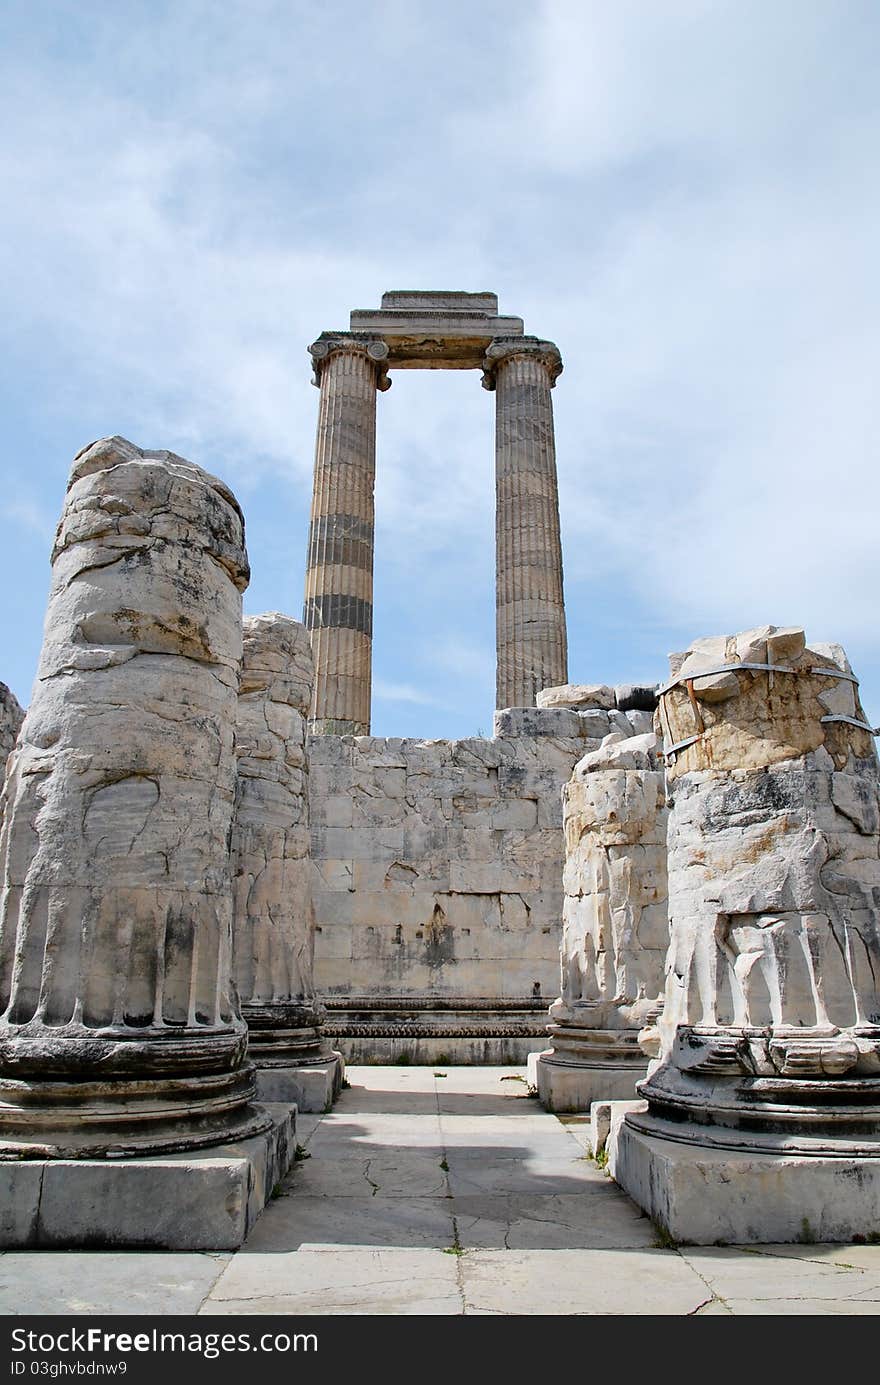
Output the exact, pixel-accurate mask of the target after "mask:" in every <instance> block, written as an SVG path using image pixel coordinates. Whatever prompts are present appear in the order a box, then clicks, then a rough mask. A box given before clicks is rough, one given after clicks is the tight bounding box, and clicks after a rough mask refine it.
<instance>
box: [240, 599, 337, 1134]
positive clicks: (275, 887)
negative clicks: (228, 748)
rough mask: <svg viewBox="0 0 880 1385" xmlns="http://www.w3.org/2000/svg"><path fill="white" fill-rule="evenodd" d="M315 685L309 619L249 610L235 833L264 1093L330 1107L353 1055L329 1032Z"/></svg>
mask: <svg viewBox="0 0 880 1385" xmlns="http://www.w3.org/2000/svg"><path fill="white" fill-rule="evenodd" d="M311 695H312V674H311V648H310V645H309V637H308V632H307V630H306V629H305V626H303V625H300V624H299V623H298V622H297V621H295V620H291V619H290V618H289V617H287V616H283V615H280V614H278V613H277V612H271V613H270V614H268V615H260V616H247V617H245V620H244V625H243V656H242V668H241V685H240V691H239V697H238V714H237V725H236V747H235V748H236V768H237V785H236V794H235V814H234V820H233V834H232V859H233V870H234V900H235V911H234V919H233V974H234V977H235V981H236V985H237V987H238V994H239V998H240V1001H241V1007H242V1014H243V1016H244V1018H245V1020H246V1021H247V1025H248V1056H249V1057H250V1059H251V1061H252V1062H253V1063H254V1065H255V1067H256V1069H257V1090H258V1093H259V1095H260V1097H261V1098H262V1099H263V1100H265V1101H287V1102H290V1103H291V1104H295V1105H296V1106H298V1108H299V1109H300V1110H301V1111H325V1110H326V1109H327V1107H328V1106H329V1105H330V1104H331V1103H332V1101H333V1100H334V1098H335V1096H336V1095H337V1094H338V1092H339V1089H340V1085H341V1083H342V1077H343V1063H342V1058H341V1056H340V1055H339V1054H338V1053H334V1052H333V1051H332V1049H331V1047H330V1044H329V1043H328V1042H327V1040H326V1039H325V1037H324V1034H323V1021H324V1015H325V1012H324V1010H323V1008H322V1007H321V1006H320V1005H319V1004H318V1002H317V999H316V997H315V987H314V979H313V957H314V945H315V918H314V910H313V907H312V876H311V862H310V859H309V847H310V841H309V834H308V823H309V798H308V766H307V764H306V762H305V759H304V753H303V752H304V747H305V739H306V717H307V716H308V712H309V706H310V703H311ZM292 763H296V764H302V765H303V769H302V771H301V772H299V773H298V774H297V775H296V776H291V775H290V774H289V773H285V767H286V766H288V765H290V764H292ZM349 820H350V815H349Z"/></svg>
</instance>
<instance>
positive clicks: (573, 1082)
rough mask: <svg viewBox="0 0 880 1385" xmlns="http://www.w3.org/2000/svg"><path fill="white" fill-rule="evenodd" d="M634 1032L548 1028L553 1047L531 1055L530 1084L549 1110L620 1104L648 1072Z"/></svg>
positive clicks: (529, 1062) (627, 1098)
mask: <svg viewBox="0 0 880 1385" xmlns="http://www.w3.org/2000/svg"><path fill="white" fill-rule="evenodd" d="M637 1033H638V1031H637V1030H635V1029H611V1030H600V1029H576V1028H575V1027H574V1026H572V1027H571V1028H567V1029H564V1028H563V1027H562V1026H561V1025H559V1026H557V1025H554V1026H552V1027H551V1028H550V1034H551V1037H552V1039H553V1047H552V1048H548V1049H544V1051H543V1052H541V1053H531V1054H530V1055H529V1060H528V1077H529V1082H530V1084H531V1085H532V1086H533V1087H534V1088H535V1090H536V1092H537V1094H538V1100H539V1101H540V1102H541V1105H542V1106H543V1107H544V1108H545V1109H546V1110H548V1111H589V1109H590V1105H591V1103H592V1102H594V1101H618V1100H620V1101H625V1100H631V1099H633V1098H634V1097H635V1096H636V1083H637V1082H641V1080H642V1078H644V1077H645V1076H646V1074H647V1071H648V1059H647V1058H646V1056H645V1054H644V1053H642V1051H641V1049H640V1048H639V1046H638V1043H637V1042H636V1036H637Z"/></svg>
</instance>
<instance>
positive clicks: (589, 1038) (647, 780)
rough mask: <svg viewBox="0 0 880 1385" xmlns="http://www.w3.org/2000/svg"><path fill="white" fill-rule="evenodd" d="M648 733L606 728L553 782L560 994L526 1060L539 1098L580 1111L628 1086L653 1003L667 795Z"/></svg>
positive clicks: (657, 1003)
mask: <svg viewBox="0 0 880 1385" xmlns="http://www.w3.org/2000/svg"><path fill="white" fill-rule="evenodd" d="M655 745H656V738H655V736H654V735H653V734H650V735H645V736H636V737H632V738H630V739H627V740H625V739H623V738H616V737H614V736H609V737H608V739H607V741H606V742H605V743H604V744H603V745H602V746H601V747H600V749H599V750H596V751H593V752H591V753H589V754H587V755H585V756H584V757H583V759H582V760H580V761H579V762H578V764H577V765H576V766H575V769H574V773H573V775H572V778H571V780H570V781H569V783H568V784H566V786H565V788H564V789H563V794H562V799H563V820H564V825H565V851H566V856H565V869H564V872H563V884H564V888H565V901H564V904H563V934H562V947H561V964H562V995H561V996H560V998H559V999H558V1000H557V1001H555V1002H554V1004H553V1005H551V1007H550V1018H551V1021H552V1023H551V1024H550V1026H549V1031H548V1032H549V1033H550V1036H551V1038H552V1040H553V1047H552V1048H550V1049H548V1050H546V1051H545V1052H543V1053H540V1054H535V1055H533V1056H532V1059H531V1060H530V1069H531V1072H532V1081H533V1084H534V1085H535V1087H536V1088H537V1091H538V1095H539V1097H540V1098H541V1101H542V1102H543V1103H544V1105H545V1106H547V1107H548V1109H550V1110H555V1111H585V1110H588V1109H589V1107H590V1104H591V1102H593V1101H594V1100H598V1099H605V1100H607V1099H611V1098H624V1097H631V1096H633V1095H634V1094H635V1084H636V1082H637V1080H638V1079H639V1078H641V1077H644V1075H645V1072H646V1066H647V1064H646V1059H645V1056H644V1054H643V1053H642V1051H641V1049H640V1048H639V1046H638V1041H637V1040H638V1034H639V1030H640V1029H641V1028H642V1027H643V1026H645V1025H647V1024H649V1023H651V1022H652V1021H653V1020H655V1019H656V1016H657V1014H658V1012H659V1010H660V1007H661V1004H662V989H663V958H664V955H665V951H666V945H667V940H668V932H667V915H666V798H665V791H664V783H663V772H662V770H660V769H659V768H658V765H657V754H656V749H655Z"/></svg>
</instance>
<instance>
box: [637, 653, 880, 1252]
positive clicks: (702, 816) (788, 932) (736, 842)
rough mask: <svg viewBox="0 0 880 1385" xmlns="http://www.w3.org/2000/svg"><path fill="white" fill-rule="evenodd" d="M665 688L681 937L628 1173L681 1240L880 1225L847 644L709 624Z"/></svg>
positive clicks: (847, 1234) (876, 1027)
mask: <svg viewBox="0 0 880 1385" xmlns="http://www.w3.org/2000/svg"><path fill="white" fill-rule="evenodd" d="M672 674H673V677H672V681H671V682H670V683H668V684H667V685H666V686H665V687H664V688H663V689H662V690H661V694H662V696H661V709H662V712H661V715H662V720H663V724H664V729H665V731H666V735H667V749H668V760H669V768H668V771H667V777H668V783H669V790H670V799H671V802H670V809H669V843H668V857H669V918H670V930H671V932H670V945H669V956H668V961H667V981H666V992H665V1003H664V1010H663V1015H662V1019H661V1020H660V1022H659V1031H660V1036H661V1041H662V1048H661V1052H660V1056H659V1059H658V1060H657V1061H656V1062H654V1063H653V1064H652V1070H651V1073H650V1076H649V1077H648V1079H647V1081H646V1082H645V1083H644V1084H642V1086H641V1088H640V1091H641V1093H642V1095H643V1096H644V1097H645V1098H646V1099H647V1102H648V1108H647V1111H646V1112H644V1113H631V1114H630V1115H628V1116H627V1117H626V1119H625V1121H624V1123H623V1126H622V1128H621V1130H620V1134H619V1138H618V1142H617V1152H616V1164H615V1176H616V1177H617V1179H618V1180H619V1182H620V1183H621V1184H622V1185H623V1187H624V1188H626V1189H627V1191H629V1192H630V1193H631V1194H632V1195H633V1196H634V1197H635V1198H636V1200H637V1201H638V1202H640V1203H641V1204H642V1206H643V1207H645V1208H646V1209H647V1210H648V1211H649V1212H650V1214H651V1215H652V1216H654V1217H655V1218H656V1219H657V1220H658V1221H659V1222H660V1223H661V1224H662V1225H663V1226H665V1227H666V1229H667V1230H668V1231H669V1233H670V1234H671V1235H672V1236H673V1237H674V1238H675V1239H678V1240H688V1241H694V1242H706V1241H709V1242H713V1241H718V1240H721V1241H731V1242H742V1241H789V1240H797V1239H803V1238H807V1239H816V1240H819V1241H837V1240H849V1239H851V1237H852V1236H853V1235H854V1234H857V1235H859V1236H873V1235H877V1234H878V1233H880V995H878V977H880V932H878V906H880V856H878V853H880V767H878V761H877V755H876V751H875V748H874V741H873V738H872V737H873V733H872V730H871V727H870V726H868V724H867V723H866V721H865V715H864V712H863V710H862V707H861V704H860V702H859V698H858V685H857V681H856V679H855V678H854V676H853V673H852V669H851V668H850V665H849V662H848V660H847V658H846V655H845V654H844V652H843V650H842V649H841V648H840V647H839V646H836V645H822V644H814V645H813V646H812V647H807V646H806V644H805V639H804V632H803V631H802V630H799V629H776V628H774V627H773V626H768V627H765V628H764V629H761V630H751V631H748V632H746V633H745V634H742V635H738V636H735V637H728V638H719V639H711V640H700V641H697V642H696V643H695V644H694V645H693V646H692V647H691V649H690V650H689V651H688V652H687V655H686V656H685V658H684V660H683V661H679V660H678V659H675V660H673V666H672Z"/></svg>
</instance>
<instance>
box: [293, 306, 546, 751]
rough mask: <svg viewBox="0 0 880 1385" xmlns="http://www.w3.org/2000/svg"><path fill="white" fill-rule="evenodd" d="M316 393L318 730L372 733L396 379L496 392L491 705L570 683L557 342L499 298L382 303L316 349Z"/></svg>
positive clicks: (313, 626) (309, 623)
mask: <svg viewBox="0 0 880 1385" xmlns="http://www.w3.org/2000/svg"><path fill="white" fill-rule="evenodd" d="M309 350H310V352H311V356H312V360H313V362H314V368H315V384H316V385H318V387H319V388H320V391H321V399H320V406H319V413H318V437H317V445H316V448H315V488H314V496H313V500H312V519H311V527H310V530H309V544H308V555H307V564H306V591H305V607H304V611H303V621H304V622H305V625H306V627H307V629H308V630H309V632H310V633H311V636H312V647H313V649H314V651H315V695H314V704H313V710H312V729H313V730H315V731H320V732H329V733H331V734H336V735H342V734H345V733H350V734H353V735H356V736H363V735H369V731H370V676H371V654H372V637H373V489H374V485H375V477H376V391H377V389H378V390H386V389H388V387H389V385H390V383H391V382H390V380H389V379H388V371H389V370H391V369H394V370H419V369H421V370H425V369H427V370H481V371H482V372H483V376H482V379H483V385H484V386H485V388H486V389H488V390H494V392H495V401H496V410H495V475H496V512H495V513H496V563H497V567H496V612H497V680H496V681H497V693H496V699H495V705H496V707H531V706H534V702H535V697H536V695H537V693H539V692H540V690H541V689H542V688H546V687H550V686H551V685H553V684H559V683H564V682H565V680H566V677H567V662H568V653H567V640H566V631H565V606H564V604H563V596H562V547H561V543H560V537H559V499H558V494H557V485H556V447H555V442H554V437H553V406H552V402H551V398H550V391H551V390H552V388H553V386H554V384H555V382H556V378H557V376H558V375H559V374H560V372H561V370H562V358H561V356H560V354H559V350H558V348H557V347H556V346H554V344H553V342H549V341H541V340H539V339H538V338H537V337H529V336H525V335H524V332H523V323H522V319H521V318H518V317H499V316H498V299H497V297H496V296H495V294H494V293H385V294H383V295H382V306H381V308H379V309H378V310H377V311H373V310H370V311H355V312H353V313H352V314H351V322H350V330H349V331H347V332H322V333H321V335H320V336H319V337H318V339H317V341H316V342H314V343H313V345H312V346H311V347H309Z"/></svg>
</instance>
